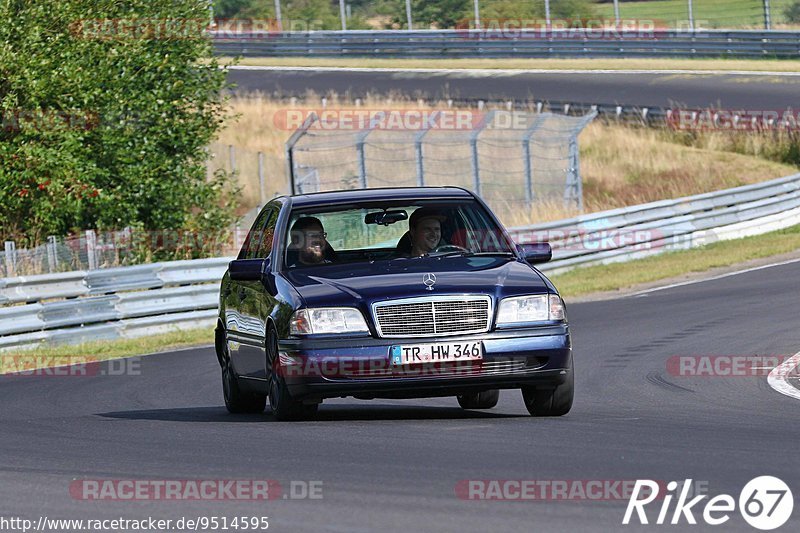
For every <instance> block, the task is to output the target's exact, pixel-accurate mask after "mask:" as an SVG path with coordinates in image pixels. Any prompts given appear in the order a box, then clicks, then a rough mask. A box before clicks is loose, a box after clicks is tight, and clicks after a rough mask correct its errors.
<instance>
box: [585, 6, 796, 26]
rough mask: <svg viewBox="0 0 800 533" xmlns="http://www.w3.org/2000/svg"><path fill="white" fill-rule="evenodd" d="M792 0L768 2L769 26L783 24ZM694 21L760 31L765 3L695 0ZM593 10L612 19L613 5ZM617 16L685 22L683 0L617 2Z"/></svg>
mask: <svg viewBox="0 0 800 533" xmlns="http://www.w3.org/2000/svg"><path fill="white" fill-rule="evenodd" d="M791 1H792V0H771V2H770V4H771V6H772V11H771V13H772V23H773V25H781V24H785V23H786V17H785V16H784V10H785V9H786V7H787V6H788V5H789V4H790V3H791ZM693 5H694V20H695V23H696V25H697V26H698V27H703V28H743V27H753V28H763V27H764V4H763V1H762V0H695V1H694V2H693ZM595 11H596V12H597V14H598V15H600V16H602V18H608V19H613V18H614V4H613V3H612V2H609V3H605V4H596V5H595ZM619 16H620V18H621V19H624V20H631V19H634V20H656V21H663V22H665V23H667V25H668V26H670V27H674V26H675V21H679V20H680V21H688V20H689V9H688V2H687V1H686V0H656V1H650V2H626V1H625V0H621V1H620V2H619Z"/></svg>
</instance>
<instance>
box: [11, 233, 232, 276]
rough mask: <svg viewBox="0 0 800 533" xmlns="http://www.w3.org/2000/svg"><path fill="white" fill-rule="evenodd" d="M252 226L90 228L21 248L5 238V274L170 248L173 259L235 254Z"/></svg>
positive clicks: (133, 259) (69, 267)
mask: <svg viewBox="0 0 800 533" xmlns="http://www.w3.org/2000/svg"><path fill="white" fill-rule="evenodd" d="M246 230H247V228H246V227H243V226H236V228H234V229H232V231H226V232H221V233H218V234H214V235H203V234H200V233H195V232H188V231H178V230H161V231H141V230H139V231H135V230H131V229H129V228H128V229H124V230H121V231H106V232H96V231H94V230H86V231H85V232H83V233H81V234H79V235H73V236H69V237H55V236H50V237H48V238H47V242H46V243H45V244H42V245H40V246H36V247H33V248H17V246H16V243H15V242H13V241H5V243H4V246H3V249H2V250H0V278H7V277H15V276H31V275H37V274H54V273H57V272H72V271H75V270H97V269H104V268H116V267H122V266H131V265H138V264H143V263H151V262H153V261H157V260H159V259H161V258H160V257H157V256H155V255H154V252H155V253H157V251H158V250H168V251H169V256H168V257H169V258H170V259H194V258H196V257H197V256H198V255H200V256H207V257H219V256H230V255H235V253H236V252H238V250H239V248H240V247H241V243H242V241H243V239H244V236H245V234H246Z"/></svg>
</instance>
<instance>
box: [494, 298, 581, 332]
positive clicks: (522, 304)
mask: <svg viewBox="0 0 800 533" xmlns="http://www.w3.org/2000/svg"><path fill="white" fill-rule="evenodd" d="M547 320H566V312H565V311H564V302H563V301H562V300H561V298H560V297H559V296H558V295H557V294H537V295H534V296H515V297H513V298H505V299H503V300H501V301H500V309H499V310H498V311H497V325H498V326H505V325H510V324H524V323H527V322H543V321H547Z"/></svg>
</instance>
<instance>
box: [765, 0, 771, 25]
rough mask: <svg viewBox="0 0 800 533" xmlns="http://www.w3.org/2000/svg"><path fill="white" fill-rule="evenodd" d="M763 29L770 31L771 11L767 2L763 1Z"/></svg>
mask: <svg viewBox="0 0 800 533" xmlns="http://www.w3.org/2000/svg"><path fill="white" fill-rule="evenodd" d="M764 29H765V30H771V29H772V9H771V8H770V5H769V0H764Z"/></svg>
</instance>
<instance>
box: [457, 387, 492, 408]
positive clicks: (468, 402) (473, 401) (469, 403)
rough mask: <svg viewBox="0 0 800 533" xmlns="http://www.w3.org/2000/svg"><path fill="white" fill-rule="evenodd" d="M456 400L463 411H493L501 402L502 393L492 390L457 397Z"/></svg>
mask: <svg viewBox="0 0 800 533" xmlns="http://www.w3.org/2000/svg"><path fill="white" fill-rule="evenodd" d="M456 399H457V400H458V405H460V406H461V407H462V408H463V409H491V408H492V407H494V406H495V405H497V402H498V400H500V391H499V390H498V389H492V390H485V391H483V392H476V393H474V394H462V395H460V396H456Z"/></svg>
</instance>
